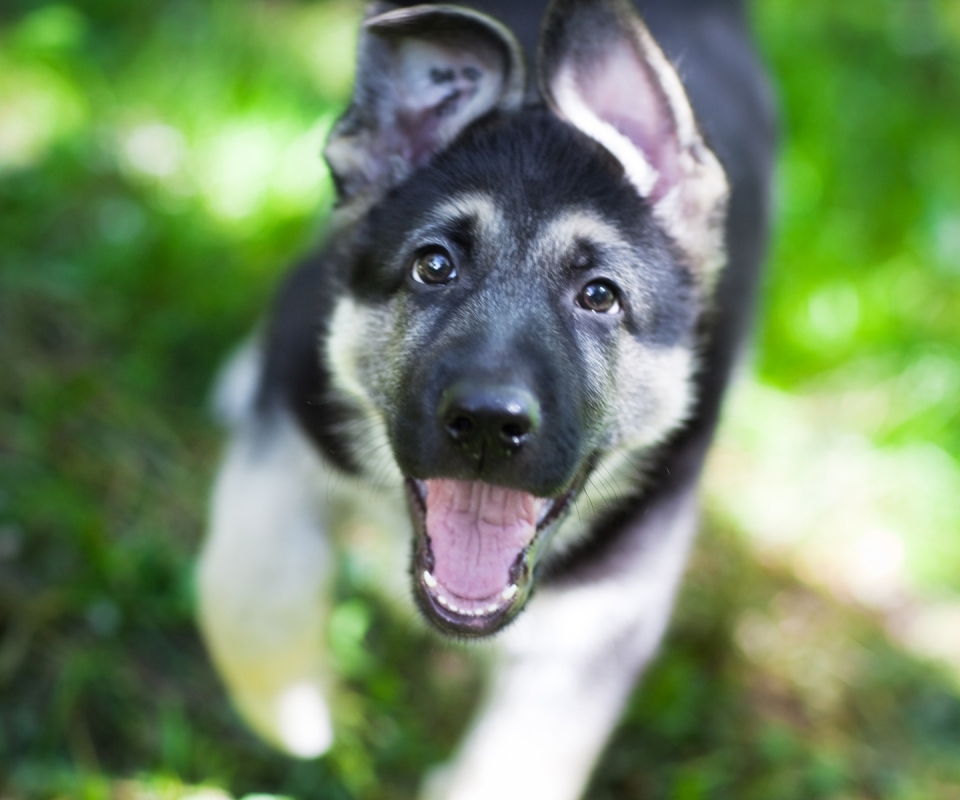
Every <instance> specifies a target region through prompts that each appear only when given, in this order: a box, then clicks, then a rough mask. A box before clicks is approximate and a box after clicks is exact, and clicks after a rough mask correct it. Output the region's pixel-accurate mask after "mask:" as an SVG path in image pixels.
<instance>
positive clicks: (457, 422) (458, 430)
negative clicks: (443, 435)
mask: <svg viewBox="0 0 960 800" xmlns="http://www.w3.org/2000/svg"><path fill="white" fill-rule="evenodd" d="M473 428H474V424H473V420H472V419H470V417H468V416H466V415H465V414H458V415H457V416H454V417H452V418H451V419H449V420H448V421H447V432H448V433H449V434H450V436H451V437H452V438H453V439H454V441H461V440H463V439H466V438H467V437H468V436H470V434H471V433H473Z"/></svg>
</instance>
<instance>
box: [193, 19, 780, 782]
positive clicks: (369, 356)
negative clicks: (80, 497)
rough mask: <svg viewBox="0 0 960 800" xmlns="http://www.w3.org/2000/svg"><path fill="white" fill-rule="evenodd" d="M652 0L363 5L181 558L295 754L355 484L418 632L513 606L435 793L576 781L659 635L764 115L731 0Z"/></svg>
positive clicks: (719, 385) (767, 164) (253, 714)
mask: <svg viewBox="0 0 960 800" xmlns="http://www.w3.org/2000/svg"><path fill="white" fill-rule="evenodd" d="M640 12H642V14H643V17H644V19H645V20H646V23H645V22H644V21H642V20H641V16H640V14H639V13H638V11H637V9H635V8H634V7H633V6H631V5H629V4H628V2H627V0H554V2H553V3H552V5H550V7H549V8H547V9H546V10H545V12H544V9H542V8H541V7H540V6H539V4H538V3H537V2H536V1H535V0H530V2H523V1H521V0H515V1H514V2H512V3H507V2H504V1H503V0H496V1H494V0H491V2H490V3H489V4H488V5H487V6H485V7H478V8H472V9H468V8H464V7H459V6H453V5H418V6H411V7H399V6H388V5H379V4H378V5H375V6H373V7H371V8H370V9H369V11H368V14H367V17H366V19H365V21H364V23H363V26H362V30H361V33H360V43H359V55H358V63H357V77H356V85H355V89H354V94H353V100H352V103H351V105H350V107H349V109H348V110H347V112H346V113H345V114H344V115H343V117H342V118H341V119H340V120H339V122H338V123H337V124H336V126H335V127H334V129H333V131H332V133H331V135H330V138H329V141H328V143H327V146H326V150H325V157H326V160H327V163H328V164H329V167H330V171H331V173H332V175H333V177H334V180H335V183H336V188H337V195H338V205H337V208H336V210H335V212H334V214H333V218H332V220H331V222H330V231H329V235H328V237H327V243H326V246H325V247H324V249H323V251H322V252H321V253H320V254H319V255H317V256H316V257H315V258H312V259H310V260H309V261H307V262H306V263H305V264H303V265H302V266H301V267H300V268H299V269H297V270H296V271H295V272H294V273H293V274H292V275H291V277H290V278H289V279H288V280H287V282H286V284H285V286H284V288H283V290H282V291H281V293H280V295H279V299H278V301H277V303H276V308H275V309H274V312H273V315H272V317H271V320H270V322H269V324H268V325H267V326H266V328H265V330H264V331H263V332H262V334H261V335H260V336H259V337H258V338H257V340H256V341H255V342H254V343H253V344H251V345H249V346H248V347H247V348H246V350H245V351H244V352H243V354H242V355H241V356H239V357H238V358H237V359H235V362H234V364H233V365H232V367H231V368H230V369H229V370H228V372H227V375H226V378H225V381H224V384H223V386H222V387H221V394H222V396H223V398H224V402H223V405H224V406H225V409H226V412H227V416H228V417H229V419H230V421H231V425H232V438H231V442H230V445H229V447H228V450H227V454H226V458H225V461H224V464H223V467H222V470H221V472H220V475H219V478H218V480H217V484H216V489H215V491H214V496H213V502H212V514H211V523H210V533H209V536H208V538H207V540H206V544H205V546H204V549H203V553H202V557H201V561H200V566H199V595H200V620H201V624H202V628H203V632H204V634H205V636H206V640H207V642H208V645H209V648H210V651H211V653H212V655H213V658H214V660H215V662H216V664H217V666H218V668H219V669H220V671H221V673H222V675H223V678H224V680H225V682H226V684H227V686H228V687H229V689H230V691H231V693H232V695H233V697H234V699H235V702H236V704H237V706H238V708H239V709H240V711H241V712H242V713H243V714H244V716H245V717H246V719H247V720H248V721H249V722H250V724H251V725H252V726H253V727H254V728H255V729H256V730H258V731H259V732H260V733H261V734H262V735H263V736H264V737H266V738H267V739H269V740H271V741H272V742H274V743H275V744H277V745H278V746H280V747H282V748H284V749H286V750H287V751H289V752H291V753H294V754H297V755H301V756H305V757H308V756H314V755H317V754H319V753H321V752H323V751H324V750H325V749H326V748H327V747H328V746H329V745H330V743H331V741H332V737H333V736H334V735H335V730H336V725H335V723H331V720H330V717H329V713H328V710H327V705H326V703H325V701H324V690H325V681H326V677H325V676H326V675H328V670H327V669H326V667H325V663H324V648H323V638H324V621H325V608H326V607H327V606H326V603H325V600H324V598H325V594H326V592H327V583H328V578H329V575H330V558H331V556H330V546H329V544H328V540H327V535H329V534H330V533H332V532H333V531H334V529H335V528H336V525H337V522H338V520H341V519H342V518H343V517H344V514H350V515H357V514H366V515H368V516H370V517H371V518H373V519H374V520H375V521H376V522H377V523H378V524H379V526H380V527H381V528H384V529H387V530H389V531H390V532H391V533H392V534H393V535H394V536H395V537H396V541H398V542H401V543H402V544H401V547H400V552H401V553H403V552H405V553H406V555H405V556H403V555H401V557H400V559H399V561H400V562H401V563H397V564H395V566H394V575H395V576H399V577H400V578H402V579H405V580H406V581H407V582H408V586H409V591H408V593H407V594H408V596H409V597H411V598H412V599H413V601H414V602H415V604H416V606H417V607H418V608H419V610H420V612H421V613H422V615H423V617H424V619H425V620H426V621H427V622H428V623H430V624H431V625H432V626H434V627H435V628H436V629H437V630H438V631H440V632H441V633H443V634H446V635H449V636H453V637H457V638H468V639H469V638H479V637H488V636H491V635H493V634H496V633H498V632H502V633H501V635H500V636H498V637H497V639H498V642H499V644H500V653H501V656H500V658H499V661H498V667H497V671H496V674H495V675H494V678H493V683H492V689H491V693H490V697H489V700H488V702H487V704H486V707H485V708H484V710H483V712H482V713H481V714H480V716H479V717H478V719H477V720H476V721H475V723H474V725H473V727H472V729H471V732H470V734H469V735H468V737H467V739H466V740H465V742H464V743H463V744H462V745H461V747H460V749H459V752H458V755H457V756H456V758H455V760H454V762H452V764H451V765H450V766H449V767H448V768H447V769H446V770H445V772H444V773H443V779H442V780H440V781H436V782H434V783H433V788H432V790H431V791H432V793H433V795H432V796H436V797H443V798H447V799H448V800H467V799H468V798H484V799H485V800H489V798H494V797H495V798H498V799H499V800H508V798H530V797H535V798H538V799H539V800H561V799H570V800H572V799H573V798H576V797H578V796H580V794H581V792H582V791H583V788H584V786H585V785H586V782H587V780H588V778H589V775H590V771H591V768H592V765H593V763H594V761H595V759H596V758H597V756H598V754H599V752H600V750H601V748H602V747H603V745H604V743H605V741H606V739H607V737H608V736H609V733H610V731H611V729H612V728H613V726H614V725H615V723H616V721H617V718H618V714H619V712H620V709H621V707H622V704H623V703H624V701H625V699H626V698H627V696H628V694H629V692H630V691H631V688H632V687H633V685H634V682H635V681H636V679H637V677H638V675H639V673H640V672H641V670H642V669H643V667H644V665H645V664H646V663H647V661H648V660H649V659H650V657H651V655H652V654H653V653H654V651H655V649H656V647H657V644H658V642H659V641H660V639H661V636H662V634H663V631H664V628H665V627H666V624H667V621H668V618H669V614H670V609H671V606H672V603H673V598H674V594H675V591H676V588H677V584H678V582H679V579H680V576H681V573H682V571H683V566H684V562H685V558H686V555H687V550H688V547H689V545H690V542H691V540H692V538H693V535H694V532H695V529H696V524H697V503H696V489H697V482H698V478H699V475H700V472H701V467H702V463H703V459H704V455H705V453H706V451H707V448H708V445H709V443H710V439H711V436H712V433H713V430H714V427H715V425H716V421H717V416H718V412H719V408H720V403H721V398H722V395H723V392H724V388H725V386H726V383H727V380H728V376H729V374H730V371H731V367H732V365H733V364H734V361H735V359H736V356H737V353H738V350H739V349H740V347H741V344H742V342H743V339H744V337H745V332H746V330H747V328H748V325H749V318H750V314H751V307H752V302H753V295H754V286H755V284H756V279H757V271H758V265H759V263H760V260H761V255H762V250H763V241H764V235H765V231H766V227H767V205H768V202H767V200H768V198H767V194H768V183H769V175H770V169H771V161H772V154H773V140H774V121H773V112H772V103H771V100H770V95H769V91H768V88H767V85H766V83H765V80H764V77H763V74H762V71H761V69H760V68H759V66H758V63H757V60H756V58H755V56H754V55H753V52H752V50H751V48H750V45H749V42H748V39H747V35H746V32H745V24H744V20H743V10H742V8H741V6H740V3H739V2H738V1H737V0H646V2H643V3H641V7H640ZM541 20H542V22H541ZM648 25H649V27H648ZM512 31H513V32H512ZM658 42H659V44H658ZM403 561H406V563H402V562H403ZM510 623H513V624H510ZM508 625H509V627H507V626H508Z"/></svg>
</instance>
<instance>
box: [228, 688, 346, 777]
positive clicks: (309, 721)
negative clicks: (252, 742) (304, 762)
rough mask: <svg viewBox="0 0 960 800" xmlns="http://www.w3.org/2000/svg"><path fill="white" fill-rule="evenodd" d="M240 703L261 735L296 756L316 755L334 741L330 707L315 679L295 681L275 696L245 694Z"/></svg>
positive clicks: (251, 723) (307, 756)
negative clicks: (250, 695) (246, 695)
mask: <svg viewBox="0 0 960 800" xmlns="http://www.w3.org/2000/svg"><path fill="white" fill-rule="evenodd" d="M237 704H238V706H239V710H240V712H241V713H242V714H243V716H244V717H245V718H246V719H247V721H248V722H249V723H250V725H251V726H252V727H253V728H254V729H255V730H256V731H257V732H258V733H259V734H260V735H261V736H263V737H264V738H265V739H267V740H268V741H270V742H273V743H274V744H275V745H276V746H277V747H279V748H280V749H282V750H284V751H286V752H287V753H289V754H290V755H292V756H295V757H297V758H316V757H317V756H321V755H323V754H324V753H325V752H327V750H329V749H330V746H331V745H332V744H333V722H332V720H331V718H330V709H329V707H328V706H327V702H326V700H325V699H324V697H323V694H322V693H321V691H320V687H319V686H318V685H317V684H316V683H314V682H313V681H309V680H304V681H299V682H297V683H291V684H289V685H287V686H285V687H284V688H283V689H282V690H281V691H280V692H278V693H276V694H274V695H271V696H266V697H265V696H258V697H249V696H248V697H242V696H241V697H239V698H238V703H237Z"/></svg>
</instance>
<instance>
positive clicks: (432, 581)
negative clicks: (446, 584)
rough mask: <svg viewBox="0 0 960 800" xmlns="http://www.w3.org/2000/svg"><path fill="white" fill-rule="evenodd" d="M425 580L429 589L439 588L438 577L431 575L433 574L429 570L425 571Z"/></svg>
mask: <svg viewBox="0 0 960 800" xmlns="http://www.w3.org/2000/svg"><path fill="white" fill-rule="evenodd" d="M423 582H424V584H426V587H427V588H428V589H436V588H437V579H436V578H434V577H433V575H431V574H430V573H429V572H427V571H426V570H424V571H423Z"/></svg>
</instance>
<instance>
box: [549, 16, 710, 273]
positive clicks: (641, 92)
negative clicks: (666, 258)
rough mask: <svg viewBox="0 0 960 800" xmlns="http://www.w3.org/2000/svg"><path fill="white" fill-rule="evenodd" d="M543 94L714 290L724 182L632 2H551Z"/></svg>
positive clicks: (667, 65)
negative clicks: (595, 145) (612, 162)
mask: <svg viewBox="0 0 960 800" xmlns="http://www.w3.org/2000/svg"><path fill="white" fill-rule="evenodd" d="M539 69H540V76H539V77H540V88H541V91H542V92H543V94H544V97H545V98H546V100H547V103H548V104H549V105H550V106H551V108H553V110H554V112H555V113H557V114H558V115H559V116H560V117H562V118H563V119H565V120H566V121H568V122H569V123H571V124H572V125H574V126H576V127H577V128H579V129H580V130H581V131H583V132H584V133H586V134H587V135H588V136H590V137H592V138H593V139H595V140H596V141H597V142H599V143H600V144H602V145H603V146H604V147H605V148H607V150H609V151H610V152H611V153H612V154H613V155H614V156H615V157H616V158H617V159H618V160H619V161H620V163H621V164H622V165H623V168H624V170H625V171H626V174H627V177H628V178H629V179H630V181H631V182H632V183H633V185H634V186H635V187H636V189H637V191H638V192H639V193H640V194H641V195H642V196H643V197H644V198H646V199H647V200H648V201H649V202H650V204H651V206H652V208H653V211H654V214H655V216H656V217H657V218H658V219H659V220H660V222H661V224H662V225H663V226H664V227H665V228H666V230H667V232H668V233H669V234H670V235H671V236H672V237H673V239H674V240H675V241H676V243H677V244H678V245H679V246H680V248H681V249H682V251H683V252H684V254H685V255H686V257H687V259H688V260H689V263H690V266H691V268H692V269H693V270H694V272H695V273H696V274H697V276H698V278H699V279H700V281H701V282H702V284H703V285H705V286H706V287H710V286H711V285H712V283H713V280H714V278H715V277H716V274H717V272H718V271H719V269H720V267H722V265H723V263H724V260H725V254H724V247H723V221H724V216H725V209H726V198H727V193H728V192H727V181H726V176H725V174H724V171H723V167H721V166H720V162H719V161H718V160H717V158H716V156H714V154H713V153H712V152H711V151H710V149H709V148H708V147H707V146H706V145H705V144H704V141H703V138H702V137H701V136H700V133H699V131H698V130H697V125H696V121H695V120H694V115H693V109H692V108H691V107H690V101H689V100H688V99H687V95H686V92H684V89H683V84H682V83H681V82H680V78H679V76H678V75H677V73H676V71H675V70H674V68H673V66H672V65H671V64H670V62H669V61H668V60H667V57H666V56H665V55H664V54H663V51H662V50H661V49H660V48H659V46H658V45H657V43H656V42H655V41H654V40H653V37H652V36H651V35H650V32H649V31H648V30H647V28H646V26H645V25H644V24H643V22H642V21H641V19H640V17H639V16H638V15H637V13H636V12H635V11H634V9H633V6H632V4H631V3H629V2H628V0H553V2H552V3H551V5H550V8H549V10H548V11H547V17H546V20H545V21H544V26H543V30H542V32H541V37H540V52H539Z"/></svg>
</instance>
